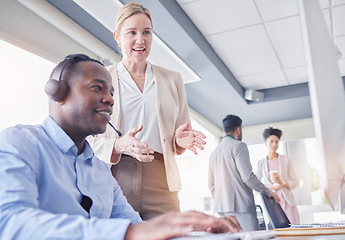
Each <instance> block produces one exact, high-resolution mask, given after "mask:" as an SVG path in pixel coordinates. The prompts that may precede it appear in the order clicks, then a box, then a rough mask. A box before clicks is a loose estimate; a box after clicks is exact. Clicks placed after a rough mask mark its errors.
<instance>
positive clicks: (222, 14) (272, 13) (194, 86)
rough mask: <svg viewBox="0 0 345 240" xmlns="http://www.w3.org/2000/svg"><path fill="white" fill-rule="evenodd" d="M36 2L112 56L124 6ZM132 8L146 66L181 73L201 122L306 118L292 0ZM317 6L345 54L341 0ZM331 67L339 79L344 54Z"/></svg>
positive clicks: (163, 0) (149, 1) (188, 0)
mask: <svg viewBox="0 0 345 240" xmlns="http://www.w3.org/2000/svg"><path fill="white" fill-rule="evenodd" d="M18 1H19V2H35V1H33V0H18ZM41 1H44V2H49V3H50V4H52V5H53V6H54V7H56V8H57V9H59V11H61V12H63V13H64V14H66V15H67V16H68V17H69V18H71V19H72V20H73V21H75V22H76V23H78V24H79V25H80V26H82V27H83V28H84V29H86V30H87V31H88V32H89V33H91V34H92V35H93V36H95V37H96V38H97V39H98V40H100V41H102V42H103V43H104V44H105V45H107V47H109V48H110V49H112V50H114V51H118V49H117V47H116V43H115V41H114V39H113V37H112V36H113V35H112V31H113V25H114V20H115V15H116V11H117V9H118V8H119V6H120V5H121V4H125V3H128V2H130V1H128V0H120V1H116V0H102V1H94V0H74V1H59V0H47V1H45V0H41ZM38 2H39V1H38ZM137 2H139V3H141V4H143V5H144V6H146V7H147V8H148V9H149V10H150V12H151V15H152V19H153V25H154V27H153V29H154V33H155V35H156V37H155V42H156V43H155V47H154V48H153V49H154V50H153V52H152V56H150V61H151V62H152V63H156V64H162V65H166V66H170V68H172V69H175V70H177V71H179V72H182V75H183V77H184V80H185V82H186V84H185V87H186V92H187V97H188V103H189V105H190V107H191V108H192V109H194V110H195V111H196V112H197V113H198V114H200V115H201V116H203V117H204V118H205V119H206V121H209V122H211V123H213V124H214V125H216V126H217V127H218V128H221V120H222V119H223V118H224V117H225V116H226V115H227V114H236V115H238V116H240V117H241V118H242V120H243V125H244V126H252V125H260V124H271V123H275V122H282V121H289V120H296V119H305V118H311V117H312V112H311V106H310V98H309V90H308V83H307V82H308V78H307V70H306V61H305V54H304V47H303V40H302V34H301V31H302V30H301V26H300V22H299V10H298V3H297V1H296V0H177V1H175V0H137ZM318 2H319V4H320V7H321V9H322V13H323V15H324V18H325V21H326V24H327V26H328V29H329V33H330V35H331V37H332V39H333V41H334V43H335V44H336V46H337V47H338V48H339V50H340V51H341V52H342V53H345V24H344V22H345V0H319V1H318ZM335 52H336V50H335ZM171 59H173V60H171ZM109 60H110V61H112V60H114V59H109ZM115 60H116V61H118V59H115ZM169 62H171V63H170V65H169ZM338 63H339V68H340V73H341V75H342V76H345V54H343V55H342V56H341V58H340V60H339V62H338ZM343 79H344V77H343ZM246 90H257V91H260V92H261V93H264V100H263V102H260V103H256V102H253V101H248V100H246V99H245V98H244V95H245V91H246Z"/></svg>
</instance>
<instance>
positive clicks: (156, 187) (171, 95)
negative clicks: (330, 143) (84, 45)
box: [89, 2, 205, 220]
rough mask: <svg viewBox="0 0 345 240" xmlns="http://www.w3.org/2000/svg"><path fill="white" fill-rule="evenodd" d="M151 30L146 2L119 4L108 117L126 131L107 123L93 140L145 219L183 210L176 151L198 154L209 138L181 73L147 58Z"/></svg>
mask: <svg viewBox="0 0 345 240" xmlns="http://www.w3.org/2000/svg"><path fill="white" fill-rule="evenodd" d="M152 35H153V30H152V20H151V15H150V12H149V10H148V9H147V8H145V7H144V6H142V5H140V4H138V3H135V2H131V3H128V4H126V5H124V6H122V7H121V9H120V10H119V12H118V14H117V18H116V23H115V32H114V38H115V40H116V42H117V44H118V45H119V47H120V48H121V52H122V55H123V59H122V61H121V62H120V63H118V64H115V65H113V66H111V67H110V68H109V69H108V70H109V72H110V74H111V76H112V78H113V86H114V89H115V91H114V99H115V104H114V113H113V114H112V118H111V121H110V122H111V123H112V124H113V125H114V126H115V127H116V129H119V130H120V131H121V132H127V134H126V135H125V136H123V137H120V138H118V136H117V134H116V133H115V131H114V130H113V129H111V128H108V129H107V131H106V133H105V134H103V135H99V136H97V137H94V138H93V139H91V140H90V141H89V142H90V144H91V145H92V148H93V149H94V151H95V153H96V155H97V156H98V157H99V158H100V159H102V160H103V161H105V162H108V163H110V164H113V165H112V166H111V171H112V173H113V176H114V177H115V178H116V180H117V181H118V183H119V185H120V186H121V189H122V190H123V193H124V195H125V196H126V197H127V199H128V202H129V203H130V204H131V205H132V206H133V208H134V209H135V210H136V211H138V212H139V214H140V216H141V217H142V219H143V220H147V219H150V218H152V217H155V216H157V215H159V214H161V213H164V212H167V211H171V210H175V211H179V210H180V207H179V199H178V191H179V190H180V189H181V182H180V175H179V170H178V167H177V163H176V160H175V154H182V153H183V152H184V151H185V150H186V149H189V150H191V151H192V152H194V154H197V151H196V148H199V149H203V146H202V145H204V144H205V142H204V141H203V138H205V136H204V134H202V133H201V132H198V131H194V130H192V129H191V128H190V118H189V113H188V104H187V98H186V94H185V89H184V84H183V81H182V79H181V75H180V74H179V73H177V72H174V71H171V70H168V69H165V68H163V67H160V66H156V65H153V64H150V63H149V62H148V61H147V57H148V56H149V54H150V50H151V44H152ZM136 126H139V127H136ZM133 127H135V128H133ZM121 154H122V155H121ZM120 155H121V159H120V160H119V156H120Z"/></svg>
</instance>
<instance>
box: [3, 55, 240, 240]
mask: <svg viewBox="0 0 345 240" xmlns="http://www.w3.org/2000/svg"><path fill="white" fill-rule="evenodd" d="M113 91H114V90H113V86H112V81H111V76H110V75H109V73H108V71H107V70H106V69H105V68H104V67H103V66H102V64H101V63H100V62H98V61H96V60H94V59H91V58H89V57H88V56H86V55H81V54H76V55H69V56H67V57H66V58H65V60H64V61H62V62H61V63H60V64H59V65H57V67H56V68H55V69H54V70H53V72H52V75H51V79H50V80H49V82H48V83H47V86H46V93H47V94H48V95H49V96H50V100H49V116H48V117H47V118H46V119H45V120H44V122H43V123H42V124H41V125H34V126H33V125H17V126H15V127H11V128H8V129H5V130H4V131H3V132H1V133H0V196H1V197H0V239H4V240H7V239H169V238H171V237H175V236H181V235H185V234H187V233H188V232H191V231H193V227H192V226H195V225H198V227H201V228H202V229H204V230H208V231H220V232H226V231H229V230H232V231H238V230H239V229H240V227H239V225H238V223H237V222H236V220H234V221H231V220H230V219H217V218H214V217H211V216H208V215H205V214H203V213H200V212H186V213H176V212H170V213H167V214H163V215H160V216H158V217H156V218H154V219H151V220H150V221H147V222H142V221H141V219H140V217H139V215H138V213H137V212H135V211H134V210H133V208H132V207H131V206H130V205H129V204H128V203H127V200H126V198H125V197H124V196H123V194H122V191H121V189H120V188H119V185H118V184H117V182H116V180H115V179H114V178H113V177H112V175H111V173H110V170H109V168H108V166H107V165H106V164H105V163H103V162H102V161H100V160H99V159H98V158H97V157H96V156H95V155H94V153H93V151H92V149H91V147H90V145H89V144H88V142H87V141H86V140H85V138H86V137H87V136H89V135H91V134H98V133H102V132H104V131H105V129H106V125H107V123H108V121H109V119H110V115H111V114H112V107H113V104H114V100H113V97H112V95H113ZM127 137H128V136H127ZM129 137H130V136H129ZM123 138H124V139H126V135H125V136H123Z"/></svg>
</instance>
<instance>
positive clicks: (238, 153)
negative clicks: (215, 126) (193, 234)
mask: <svg viewBox="0 0 345 240" xmlns="http://www.w3.org/2000/svg"><path fill="white" fill-rule="evenodd" d="M223 128H224V132H225V133H226V135H225V137H224V138H223V140H222V141H221V142H220V144H219V145H218V146H217V148H216V149H215V150H214V151H213V152H212V153H211V155H210V163H209V176H208V187H209V189H210V191H211V193H212V197H213V199H214V211H215V212H217V213H218V214H219V216H222V217H225V216H229V215H232V216H236V218H237V219H238V221H239V223H240V225H241V227H242V229H243V230H244V231H255V230H258V229H259V225H258V219H257V217H256V207H255V202H254V195H253V189H254V190H256V191H258V192H260V193H263V194H265V195H267V196H269V197H273V198H274V199H275V201H276V202H278V201H279V197H278V196H277V195H276V194H275V193H274V192H271V191H270V190H269V189H268V188H267V187H266V186H265V185H264V184H263V183H261V182H260V180H259V179H258V178H257V177H256V176H255V174H254V173H253V171H252V165H251V163H250V159H249V152H248V148H247V145H246V144H245V143H244V142H242V141H241V140H242V120H241V119H240V118H239V117H238V116H235V115H228V116H226V117H225V118H224V119H223Z"/></svg>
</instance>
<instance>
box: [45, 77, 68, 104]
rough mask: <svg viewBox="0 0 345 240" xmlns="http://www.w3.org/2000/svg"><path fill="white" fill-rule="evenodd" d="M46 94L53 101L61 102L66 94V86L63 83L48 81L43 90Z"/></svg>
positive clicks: (53, 80)
mask: <svg viewBox="0 0 345 240" xmlns="http://www.w3.org/2000/svg"><path fill="white" fill-rule="evenodd" d="M44 91H45V92H46V94H47V95H48V96H49V97H50V98H51V99H52V100H54V101H56V102H61V101H63V100H64V99H65V97H66V96H67V93H68V85H67V83H66V82H65V81H61V80H60V81H56V80H55V79H50V80H49V81H48V82H47V83H46V86H45V88H44Z"/></svg>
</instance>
